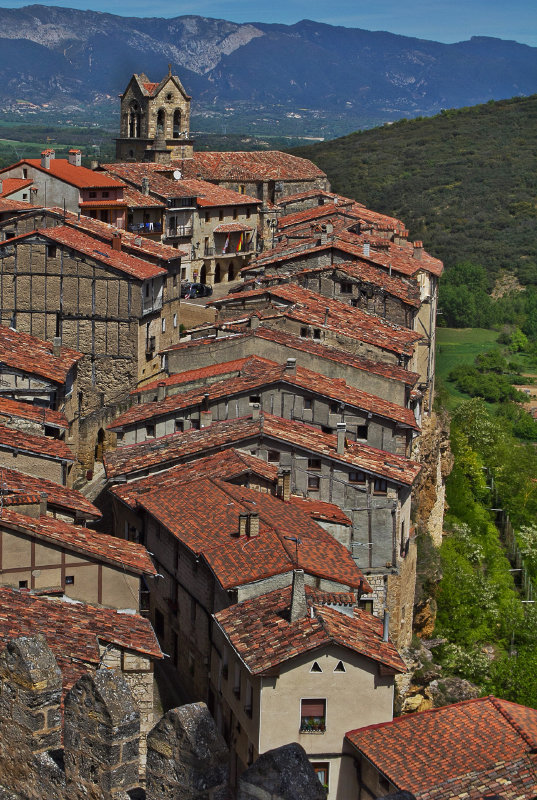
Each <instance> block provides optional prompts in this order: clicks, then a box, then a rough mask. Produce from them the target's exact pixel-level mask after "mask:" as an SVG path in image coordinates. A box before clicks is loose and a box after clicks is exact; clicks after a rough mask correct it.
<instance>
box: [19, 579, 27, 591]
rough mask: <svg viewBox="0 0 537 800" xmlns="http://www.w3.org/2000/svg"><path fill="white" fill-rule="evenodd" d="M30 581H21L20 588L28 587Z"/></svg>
mask: <svg viewBox="0 0 537 800" xmlns="http://www.w3.org/2000/svg"><path fill="white" fill-rule="evenodd" d="M27 588H28V581H19V589H27Z"/></svg>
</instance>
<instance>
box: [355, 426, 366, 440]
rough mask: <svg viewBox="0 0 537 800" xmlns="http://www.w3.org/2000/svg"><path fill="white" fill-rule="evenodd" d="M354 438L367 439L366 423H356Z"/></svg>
mask: <svg viewBox="0 0 537 800" xmlns="http://www.w3.org/2000/svg"><path fill="white" fill-rule="evenodd" d="M356 438H357V439H363V440H364V441H365V440H366V439H367V425H358V427H357V428H356Z"/></svg>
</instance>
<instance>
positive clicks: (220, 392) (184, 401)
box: [108, 356, 419, 430]
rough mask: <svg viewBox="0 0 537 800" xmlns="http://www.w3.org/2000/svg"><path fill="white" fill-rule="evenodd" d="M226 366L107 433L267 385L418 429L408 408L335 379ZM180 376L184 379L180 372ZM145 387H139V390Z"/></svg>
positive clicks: (260, 366) (269, 364)
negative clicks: (217, 376) (219, 375)
mask: <svg viewBox="0 0 537 800" xmlns="http://www.w3.org/2000/svg"><path fill="white" fill-rule="evenodd" d="M218 366H219V367H220V368H221V369H222V368H224V369H225V368H226V364H225V363H223V364H220V365H218ZM227 367H228V369H226V373H227V377H226V378H225V379H223V380H220V381H217V382H216V381H215V382H211V383H210V384H204V385H200V386H198V387H195V388H191V389H185V390H184V391H183V392H178V393H176V394H171V395H168V396H167V397H166V398H165V399H164V400H157V401H153V402H150V403H141V404H139V405H135V406H131V408H129V409H128V410H127V411H125V412H124V413H123V414H120V415H119V416H118V417H116V419H115V420H114V421H113V422H111V423H110V424H109V426H108V428H109V429H110V430H118V429H121V428H128V427H131V426H133V425H137V424H139V423H140V422H142V421H147V420H149V419H156V418H159V417H164V416H167V415H169V414H172V413H174V412H175V411H178V410H179V409H184V408H189V407H191V406H198V405H199V404H200V403H202V402H203V400H204V397H205V395H208V398H209V401H214V400H217V399H220V398H224V397H233V396H235V395H241V394H245V393H246V392H249V391H250V392H251V391H253V390H258V389H261V388H263V387H267V386H270V385H280V384H283V385H284V386H290V387H298V388H301V389H304V390H306V391H309V392H313V393H314V394H315V395H320V396H323V397H325V398H327V399H329V400H331V401H334V400H341V402H342V403H344V404H345V405H346V406H354V407H357V408H360V409H362V410H364V411H367V412H368V413H369V412H370V413H372V414H374V415H375V416H381V417H385V418H387V419H390V420H393V421H396V422H398V423H400V424H402V425H406V426H409V427H411V428H413V429H415V430H419V428H418V425H417V423H416V420H415V417H414V414H413V412H412V411H411V410H410V409H408V408H403V407H402V406H398V405H396V404H395V403H391V402H389V401H388V400H382V399H381V398H380V397H376V396H375V395H372V394H368V393H367V392H362V391H360V390H359V389H354V388H353V387H352V386H349V385H348V384H346V383H345V381H343V380H341V379H338V378H327V377H326V376H324V375H322V374H320V373H317V372H313V371H312V370H309V369H305V368H304V367H296V369H295V370H294V371H291V370H288V369H286V367H285V365H282V364H277V363H276V362H274V361H269V360H268V359H265V358H259V357H256V356H250V357H249V358H247V359H242V360H241V361H240V362H237V361H235V362H228V364H227ZM195 372H197V373H204V374H205V376H206V377H207V378H208V377H211V376H214V375H215V371H214V370H212V369H211V367H207V368H205V370H196V371H195ZM181 375H182V376H184V373H182V374H180V376H181ZM173 377H176V376H173ZM198 380H199V378H198ZM164 382H165V383H166V385H167V386H170V385H175V386H177V385H179V382H178V381H177V382H175V383H173V384H170V383H169V382H168V381H164ZM145 388H146V387H142V390H144V389H145Z"/></svg>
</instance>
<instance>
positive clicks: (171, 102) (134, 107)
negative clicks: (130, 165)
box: [116, 67, 193, 163]
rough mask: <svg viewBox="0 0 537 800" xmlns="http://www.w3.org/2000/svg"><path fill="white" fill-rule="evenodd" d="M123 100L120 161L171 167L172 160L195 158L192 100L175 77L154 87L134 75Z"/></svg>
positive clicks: (145, 79)
mask: <svg viewBox="0 0 537 800" xmlns="http://www.w3.org/2000/svg"><path fill="white" fill-rule="evenodd" d="M120 97H121V122H120V134H119V138H118V139H116V158H117V160H118V161H154V162H160V163H169V161H170V158H186V159H189V158H192V147H193V142H192V139H191V138H190V99H191V98H190V97H189V95H187V93H186V92H185V90H184V88H183V85H182V83H181V81H180V80H179V78H178V77H177V76H176V75H172V74H171V67H170V70H169V71H168V75H166V77H165V78H163V79H162V80H161V81H160V83H152V82H151V81H150V80H149V78H148V77H147V76H146V75H144V74H143V73H141V74H140V75H136V74H135V75H133V76H132V78H131V79H130V81H129V84H128V86H127V88H126V89H125V91H124V92H123V94H122V95H120Z"/></svg>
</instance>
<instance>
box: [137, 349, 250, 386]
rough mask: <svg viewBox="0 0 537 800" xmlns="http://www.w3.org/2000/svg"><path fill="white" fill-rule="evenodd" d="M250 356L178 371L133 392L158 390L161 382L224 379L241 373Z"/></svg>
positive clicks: (194, 381)
mask: <svg viewBox="0 0 537 800" xmlns="http://www.w3.org/2000/svg"><path fill="white" fill-rule="evenodd" d="M249 360H250V356H245V357H244V358H237V359H235V360H234V361H224V362H221V363H218V364H210V365H209V366H208V367H198V368H197V369H188V370H185V371H184V372H177V373H175V374H173V375H168V376H167V377H165V378H159V379H158V380H156V381H152V382H151V383H144V384H143V386H139V387H138V388H137V389H133V390H132V391H131V394H133V395H135V394H136V395H137V394H142V393H143V394H146V393H149V392H152V391H156V390H157V389H158V387H159V384H164V385H165V386H182V385H183V384H188V383H197V382H198V381H206V380H208V379H210V378H215V379H222V378H223V377H224V376H229V375H236V374H239V372H240V370H241V368H242V367H243V366H244V364H246V363H248V361H249Z"/></svg>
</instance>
